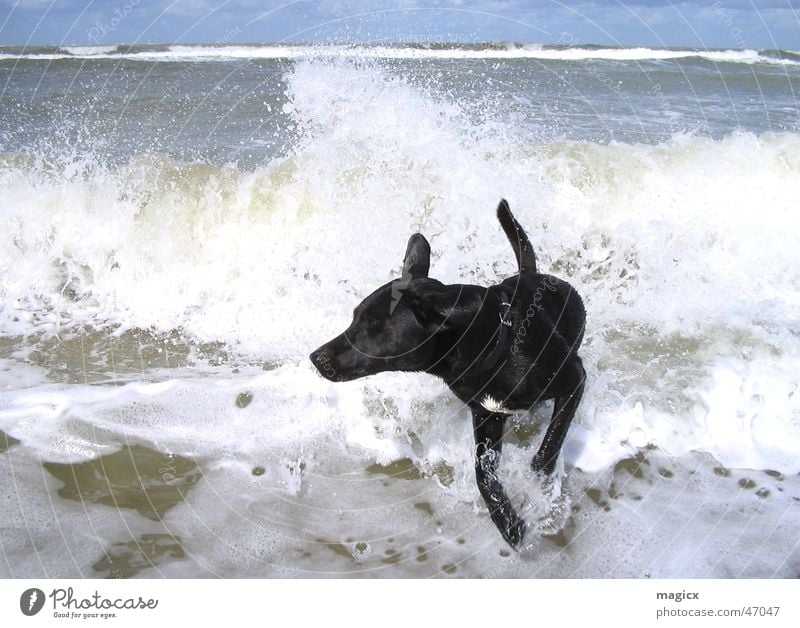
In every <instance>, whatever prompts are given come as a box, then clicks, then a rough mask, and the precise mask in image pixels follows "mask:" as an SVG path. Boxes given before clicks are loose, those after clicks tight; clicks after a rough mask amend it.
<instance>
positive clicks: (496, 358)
mask: <svg viewBox="0 0 800 628" xmlns="http://www.w3.org/2000/svg"><path fill="white" fill-rule="evenodd" d="M489 290H490V291H491V292H493V293H494V294H495V295H496V298H497V300H498V301H499V304H500V305H499V307H498V317H499V321H498V325H497V329H495V332H494V334H493V338H494V346H493V347H492V350H491V351H489V353H487V354H486V357H485V358H483V360H482V361H481V363H480V366H479V367H478V372H479V373H484V372H486V371H489V370H491V369H493V368H494V367H495V366H497V364H498V362H500V358H501V357H502V356H503V354H504V353H505V349H506V340H507V339H508V332H509V330H510V329H511V326H512V323H511V297H509V295H508V294H507V293H506V292H505V291H504V290H503V289H502V288H497V289H492V288H490V289H489Z"/></svg>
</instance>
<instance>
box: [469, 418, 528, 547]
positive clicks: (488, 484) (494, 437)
mask: <svg viewBox="0 0 800 628" xmlns="http://www.w3.org/2000/svg"><path fill="white" fill-rule="evenodd" d="M505 424H506V417H505V415H503V414H496V413H494V412H489V411H487V410H484V409H483V408H473V409H472V426H473V430H474V433H475V445H476V449H475V479H476V480H477V482H478V490H479V491H480V493H481V496H482V497H483V500H484V501H485V502H486V506H488V508H489V514H490V516H491V517H492V521H494V524H495V525H496V526H497V529H498V530H500V533H501V534H502V535H503V538H504V539H505V540H506V541H508V543H509V544H510V545H511V546H512V547H519V546H520V544H521V543H522V538H523V537H524V536H525V522H524V521H523V520H522V519H520V517H519V515H517V513H516V511H515V510H514V507H513V506H512V505H511V502H510V501H509V500H508V496H507V495H506V492H505V490H504V489H503V486H502V484H500V481H499V480H498V479H497V468H498V465H499V463H500V451H501V448H502V443H503V430H504V429H505Z"/></svg>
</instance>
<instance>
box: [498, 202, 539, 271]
mask: <svg viewBox="0 0 800 628" xmlns="http://www.w3.org/2000/svg"><path fill="white" fill-rule="evenodd" d="M497 219H498V220H499V221H500V226H501V227H503V231H505V233H506V237H507V238H508V241H509V242H511V248H513V249H514V256H515V257H516V258H517V265H518V266H519V272H520V274H521V273H526V272H528V271H531V272H534V273H535V272H536V255H535V254H534V252H533V247H532V246H531V242H530V240H528V236H527V235H525V231H524V230H523V229H522V227H521V226H520V224H519V223H518V222H517V219H516V218H514V214H512V213H511V208H510V207H509V206H508V201H506V199H503V200H502V201H500V205H498V206H497Z"/></svg>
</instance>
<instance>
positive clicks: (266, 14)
mask: <svg viewBox="0 0 800 628" xmlns="http://www.w3.org/2000/svg"><path fill="white" fill-rule="evenodd" d="M488 41H498V42H520V43H540V44H565V45H586V44H597V45H621V46H673V47H693V48H698V47H699V48H729V49H762V48H783V49H788V50H800V0H708V1H700V0H685V1H679V0H673V1H669V0H577V1H575V2H567V1H566V0H564V1H558V0H0V45H104V46H105V45H115V44H145V43H168V44H175V43H217V44H234V43H267V42H325V43H331V42H375V43H377V42H383V43H398V42H460V43H478V42H488Z"/></svg>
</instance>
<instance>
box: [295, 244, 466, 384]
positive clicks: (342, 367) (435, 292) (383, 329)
mask: <svg viewBox="0 0 800 628" xmlns="http://www.w3.org/2000/svg"><path fill="white" fill-rule="evenodd" d="M430 257H431V247H430V245H429V244H428V241H427V240H426V239H425V238H424V237H423V236H422V235H421V234H419V233H415V234H414V235H412V236H411V237H410V238H409V240H408V247H407V248H406V255H405V260H404V262H403V273H402V276H401V277H400V279H395V280H394V281H390V282H389V283H387V284H384V285H383V286H381V287H380V288H378V289H377V290H375V292H373V293H372V294H370V295H369V296H368V297H367V298H366V299H364V300H363V301H362V302H361V303H359V304H358V306H356V308H355V310H354V311H353V322H352V323H351V324H350V326H349V327H348V328H347V329H346V330H345V331H344V333H342V334H340V335H339V336H337V337H336V338H334V339H333V340H331V341H330V342H327V343H326V344H324V345H322V346H321V347H320V348H319V349H317V350H316V351H314V352H313V353H312V354H311V356H310V357H311V361H312V363H313V364H314V366H315V367H316V368H317V370H318V371H319V372H320V373H321V374H322V376H323V377H325V378H326V379H329V380H331V381H334V382H344V381H350V380H353V379H357V378H359V377H365V376H367V375H374V374H375V373H381V372H383V371H427V370H429V369H430V368H431V367H432V366H433V365H434V364H435V362H436V361H437V359H438V358H439V357H440V346H439V345H440V342H439V340H440V339H441V337H442V334H443V333H445V332H446V331H447V330H449V329H451V328H452V327H453V326H454V325H455V324H456V321H457V320H458V318H459V314H461V313H462V312H467V311H468V309H469V307H468V305H467V304H466V303H464V299H463V298H461V299H460V298H459V295H458V293H453V291H452V290H450V289H449V288H450V287H448V286H444V285H443V284H442V283H441V282H439V281H436V280H435V279H430V278H429V277H428V271H429V269H430Z"/></svg>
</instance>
